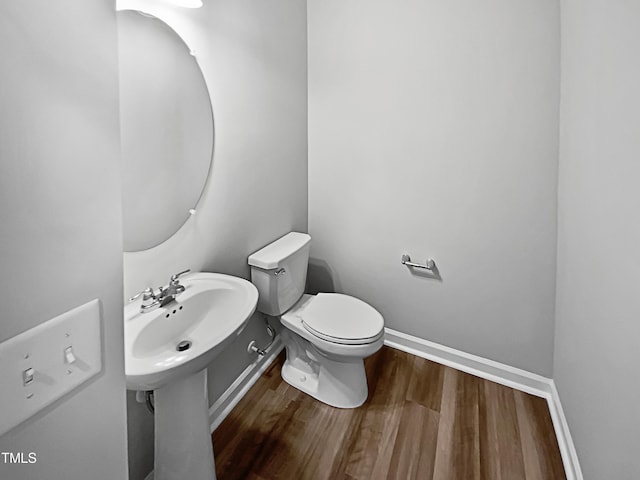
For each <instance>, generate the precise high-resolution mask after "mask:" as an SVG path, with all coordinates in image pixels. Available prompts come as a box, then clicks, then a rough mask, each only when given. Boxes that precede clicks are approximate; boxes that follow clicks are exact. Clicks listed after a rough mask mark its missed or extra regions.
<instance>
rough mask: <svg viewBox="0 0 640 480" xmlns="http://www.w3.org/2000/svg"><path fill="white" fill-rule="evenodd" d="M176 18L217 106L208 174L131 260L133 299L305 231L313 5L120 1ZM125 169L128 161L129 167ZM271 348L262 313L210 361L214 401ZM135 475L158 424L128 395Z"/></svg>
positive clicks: (148, 462)
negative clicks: (181, 275)
mask: <svg viewBox="0 0 640 480" xmlns="http://www.w3.org/2000/svg"><path fill="white" fill-rule="evenodd" d="M118 5H119V7H136V6H137V7H138V8H140V9H143V10H146V11H147V12H149V13H153V14H154V15H156V16H157V17H159V18H161V19H163V20H164V21H165V22H167V23H169V24H170V25H171V26H172V27H173V28H174V29H175V30H176V31H177V32H178V33H179V34H180V35H181V36H182V37H183V38H184V39H185V40H186V41H187V43H188V44H189V46H190V47H191V48H192V49H193V50H195V51H196V54H197V56H198V60H199V62H200V64H201V66H202V68H203V72H204V77H205V80H206V82H207V84H208V87H209V91H210V94H211V98H212V102H213V116H214V128H215V140H214V141H215V146H214V154H213V173H212V177H211V181H210V183H209V185H208V186H207V189H206V192H205V194H204V197H203V199H202V202H201V204H200V205H199V207H198V209H197V213H196V215H195V216H194V217H192V219H190V220H189V221H188V222H187V224H186V225H185V226H184V227H183V228H182V229H181V230H180V231H179V232H178V233H177V234H176V235H174V236H173V237H172V238H171V239H169V240H168V241H167V242H165V243H163V244H161V245H160V246H158V247H156V248H153V249H151V250H147V251H144V252H138V253H129V254H125V256H124V278H125V295H127V296H129V295H131V294H133V293H136V292H137V291H139V290H141V289H143V288H145V287H146V286H149V285H152V286H157V285H161V284H163V283H166V282H167V281H168V279H169V276H170V275H171V274H172V273H175V272H178V271H180V270H182V269H184V268H191V269H192V270H194V271H198V270H200V271H213V272H220V273H228V274H232V275H237V276H240V277H244V278H247V279H248V278H249V268H248V266H247V257H248V255H249V254H250V253H252V252H254V251H255V250H257V249H259V248H260V247H262V246H264V245H266V244H267V243H269V242H271V241H273V240H275V239H276V238H278V237H280V236H282V235H284V234H285V233H287V232H289V231H291V230H299V231H306V230H307V53H306V51H307V45H306V42H307V40H306V5H305V2H300V1H299V0H274V1H270V2H264V1H261V0H207V1H205V4H204V6H203V7H202V8H200V9H195V10H188V9H181V8H172V7H170V6H163V5H162V3H161V2H157V3H155V4H153V3H151V2H143V1H140V0H138V1H133V0H126V1H125V0H120V1H119V2H118ZM125 168H126V165H125ZM254 338H255V339H257V340H258V342H259V344H262V345H265V344H266V343H267V339H268V337H267V334H266V330H265V328H264V323H263V321H262V319H261V318H260V317H259V316H257V315H256V316H254V318H253V320H252V321H250V323H249V325H248V326H247V328H246V330H245V332H244V333H243V334H242V335H241V336H240V337H239V338H238V340H237V341H236V342H235V343H234V344H233V345H232V346H231V347H229V348H228V349H227V351H225V352H224V353H223V354H222V355H221V356H220V357H218V358H217V359H216V361H215V362H214V364H213V365H211V366H210V367H209V400H210V403H213V402H214V401H215V400H216V398H217V397H218V396H219V395H220V394H221V393H222V392H224V390H225V389H226V388H227V387H228V386H229V385H231V383H233V382H234V381H235V379H236V378H237V377H238V375H239V374H240V373H241V372H242V371H243V370H244V369H245V367H246V366H247V365H249V364H251V363H252V362H253V361H255V359H256V355H255V354H251V355H250V354H248V353H247V351H246V348H247V344H248V343H249V341H250V340H251V339H254ZM128 412H129V446H130V450H129V455H130V465H131V470H130V473H131V478H132V480H139V479H141V478H144V476H145V475H146V474H147V473H148V472H149V471H150V470H151V468H152V466H153V455H152V452H153V428H152V421H151V419H150V415H149V414H148V413H147V412H146V411H145V409H144V406H142V405H140V404H136V403H135V401H134V400H133V395H131V394H130V395H129V401H128Z"/></svg>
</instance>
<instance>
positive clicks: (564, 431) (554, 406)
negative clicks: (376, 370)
mask: <svg viewBox="0 0 640 480" xmlns="http://www.w3.org/2000/svg"><path fill="white" fill-rule="evenodd" d="M384 344H385V345H387V346H389V347H392V348H395V349H398V350H402V351H403V352H407V353H410V354H412V355H416V356H418V357H422V358H426V359H428V360H432V361H434V362H436V363H440V364H442V365H446V366H448V367H451V368H455V369H456V370H460V371H462V372H466V373H470V374H471V375H475V376H477V377H480V378H484V379H486V380H491V381H492V382H496V383H499V384H501V385H505V386H507V387H510V388H514V389H516V390H520V391H523V392H525V393H530V394H532V395H535V396H538V397H542V398H544V399H546V400H547V404H548V405H549V413H550V414H551V420H552V421H553V428H554V430H555V433H556V438H557V439H558V446H559V447H560V454H561V456H562V463H563V464H564V469H565V474H566V476H567V480H583V478H582V471H581V470H580V464H579V463H578V457H577V455H576V451H575V447H574V445H573V441H572V439H571V434H570V432H569V426H568V424H567V421H566V418H565V416H564V411H563V410H562V404H561V403H560V397H559V396H558V391H557V390H556V387H555V383H554V382H553V380H552V379H550V378H547V377H543V376H541V375H538V374H535V373H532V372H528V371H526V370H521V369H519V368H515V367H512V366H510V365H505V364H504V363H500V362H496V361H494V360H489V359H487V358H483V357H479V356H477V355H472V354H470V353H466V352H463V351H460V350H456V349H454V348H451V347H447V346H444V345H440V344H438V343H434V342H430V341H428V340H424V339H422V338H418V337H414V336H412V335H408V334H406V333H402V332H398V331H396V330H392V329H390V328H385V340H384Z"/></svg>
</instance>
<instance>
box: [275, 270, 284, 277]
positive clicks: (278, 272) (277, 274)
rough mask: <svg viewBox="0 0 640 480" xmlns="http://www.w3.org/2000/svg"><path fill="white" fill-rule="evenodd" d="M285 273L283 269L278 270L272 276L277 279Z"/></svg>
mask: <svg viewBox="0 0 640 480" xmlns="http://www.w3.org/2000/svg"><path fill="white" fill-rule="evenodd" d="M285 273H287V271H286V270H285V269H284V268H279V269H278V270H276V271H275V272H274V273H273V274H274V275H275V276H276V277H277V276H279V275H284V274H285Z"/></svg>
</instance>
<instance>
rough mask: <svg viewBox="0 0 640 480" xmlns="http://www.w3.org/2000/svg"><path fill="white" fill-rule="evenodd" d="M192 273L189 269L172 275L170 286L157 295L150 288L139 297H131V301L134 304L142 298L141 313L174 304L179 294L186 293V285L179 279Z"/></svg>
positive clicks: (159, 289) (160, 290)
mask: <svg viewBox="0 0 640 480" xmlns="http://www.w3.org/2000/svg"><path fill="white" fill-rule="evenodd" d="M190 271H191V270H190V269H187V270H185V271H183V272H180V273H176V274H174V275H171V279H170V280H169V285H167V286H166V287H159V288H158V292H157V293H156V292H155V291H154V290H153V288H151V287H149V288H146V289H145V290H143V291H142V292H140V293H138V294H137V295H134V296H133V297H131V298H130V299H129V301H130V302H133V301H134V300H135V299H137V298H138V297H140V296H142V303H140V313H145V312H150V311H151V310H155V309H156V308H158V307H164V306H165V305H167V304H169V303H171V302H173V301H174V300H175V299H176V297H177V296H178V295H179V294H181V293H182V292H184V290H185V287H184V285H182V284H180V280H179V277H181V276H182V275H184V274H185V273H189V272H190Z"/></svg>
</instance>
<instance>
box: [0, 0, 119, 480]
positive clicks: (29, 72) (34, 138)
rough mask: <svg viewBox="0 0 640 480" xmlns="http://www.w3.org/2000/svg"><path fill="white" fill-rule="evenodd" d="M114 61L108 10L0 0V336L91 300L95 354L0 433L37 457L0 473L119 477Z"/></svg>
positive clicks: (0, 447)
mask: <svg viewBox="0 0 640 480" xmlns="http://www.w3.org/2000/svg"><path fill="white" fill-rule="evenodd" d="M116 59H117V57H116V23H115V14H114V11H113V5H112V4H111V2H108V1H98V2H95V1H94V2H87V1H84V0H57V1H55V2H51V1H49V0H31V1H29V2H17V1H11V2H9V1H5V2H1V3H0V65H1V68H2V87H1V88H0V105H2V108H1V109H0V168H1V172H0V221H1V224H2V229H1V230H0V245H2V253H0V271H1V272H2V275H3V277H4V278H3V280H2V291H1V293H0V298H1V299H2V317H1V319H0V341H3V340H6V339H7V338H10V337H12V336H14V335H17V334H18V333H20V332H22V331H24V330H27V329H29V328H31V327H33V326H35V325H38V324H40V323H42V322H44V321H46V320H49V319H50V318H52V317H54V316H57V315H59V314H61V313H63V312H65V311H67V310H69V309H71V308H73V307H76V306H78V305H81V304H83V303H85V302H87V301H89V300H91V299H93V298H99V299H100V300H101V301H102V305H103V311H102V318H103V352H104V357H103V365H104V370H103V372H102V373H101V374H100V375H99V376H98V377H96V378H95V379H93V381H91V382H90V383H89V384H87V385H84V386H82V387H80V389H79V390H77V391H75V392H73V393H72V394H70V395H69V396H67V397H65V398H64V399H62V400H61V401H58V402H56V403H55V404H54V405H53V406H51V407H50V408H47V409H45V410H44V411H43V412H41V413H40V414H38V415H37V416H35V417H33V418H32V419H30V420H28V421H27V422H26V423H24V424H22V425H21V426H18V427H16V428H15V429H14V430H12V431H11V432H9V433H7V434H5V435H4V436H2V437H1V438H0V451H2V452H25V453H28V452H34V453H36V456H37V463H35V464H27V465H7V464H5V463H4V462H0V478H2V479H11V480H23V479H24V480H71V479H84V478H86V479H91V480H114V479H125V478H127V460H126V459H127V452H126V432H125V426H126V425H125V382H124V366H123V352H122V260H121V258H122V257H121V249H122V240H121V208H120V182H121V180H120V172H121V171H120V150H119V149H120V146H119V129H118V78H117V62H116ZM1 368H5V367H4V366H2V367H1Z"/></svg>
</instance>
